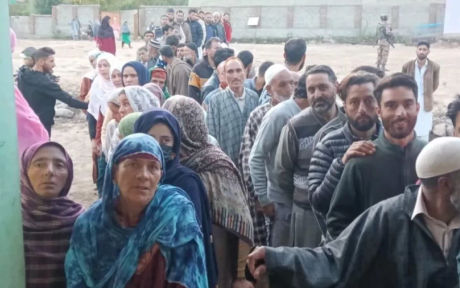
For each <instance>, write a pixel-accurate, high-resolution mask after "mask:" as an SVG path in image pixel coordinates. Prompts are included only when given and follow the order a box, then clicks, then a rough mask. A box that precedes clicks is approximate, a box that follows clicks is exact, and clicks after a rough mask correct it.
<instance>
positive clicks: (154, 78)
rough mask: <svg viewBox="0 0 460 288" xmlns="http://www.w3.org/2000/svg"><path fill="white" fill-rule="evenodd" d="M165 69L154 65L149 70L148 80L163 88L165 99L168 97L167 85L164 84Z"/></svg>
mask: <svg viewBox="0 0 460 288" xmlns="http://www.w3.org/2000/svg"><path fill="white" fill-rule="evenodd" d="M166 76H167V73H166V70H165V69H163V68H161V67H155V68H153V69H151V70H150V80H149V81H150V82H152V83H154V84H157V85H158V86H160V88H161V89H162V90H163V93H164V95H165V99H168V98H169V96H170V95H169V92H168V87H167V86H166Z"/></svg>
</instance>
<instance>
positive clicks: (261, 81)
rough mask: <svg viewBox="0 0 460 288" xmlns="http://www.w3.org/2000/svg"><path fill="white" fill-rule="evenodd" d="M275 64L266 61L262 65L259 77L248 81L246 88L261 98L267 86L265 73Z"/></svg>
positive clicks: (245, 83)
mask: <svg viewBox="0 0 460 288" xmlns="http://www.w3.org/2000/svg"><path fill="white" fill-rule="evenodd" d="M273 64H274V63H273V62H271V61H265V62H263V63H262V64H260V66H259V69H258V72H257V75H256V76H254V78H251V79H246V81H244V86H245V87H246V88H248V89H251V90H252V91H254V92H256V93H257V95H259V96H260V94H261V93H262V91H263V90H264V86H265V72H266V71H267V69H268V68H269V67H270V66H272V65H273Z"/></svg>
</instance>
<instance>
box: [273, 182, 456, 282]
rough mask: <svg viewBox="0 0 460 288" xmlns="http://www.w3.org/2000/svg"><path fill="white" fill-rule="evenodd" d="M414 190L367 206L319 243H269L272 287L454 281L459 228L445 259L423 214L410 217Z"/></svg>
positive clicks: (414, 197) (408, 190) (410, 188)
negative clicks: (333, 237) (328, 239)
mask: <svg viewBox="0 0 460 288" xmlns="http://www.w3.org/2000/svg"><path fill="white" fill-rule="evenodd" d="M417 190H418V187H417V186H411V187H408V188H407V189H406V190H405V192H404V194H402V195H399V196H396V197H393V198H391V199H388V200H385V201H382V202H380V203H378V204H377V205H375V206H373V207H371V208H370V209H368V210H366V211H365V212H364V213H363V214H361V215H360V216H359V217H358V218H357V219H356V220H355V221H354V222H353V223H352V224H351V225H350V226H348V227H347V229H345V230H344V231H343V232H342V234H340V236H339V237H338V238H337V239H336V240H334V241H332V242H329V243H328V244H326V245H325V246H323V247H319V248H315V249H309V248H267V250H266V256H265V261H266V264H267V272H268V276H269V280H270V287H272V288H277V287H282V288H288V287H315V288H322V287H337V288H341V287H355V288H361V287H363V288H367V287H373V288H384V287H398V288H415V287H417V288H441V287H442V288H453V287H456V286H457V285H458V276H457V273H456V271H457V265H456V260H455V257H456V256H457V254H458V252H459V246H460V231H459V230H455V231H454V233H453V238H452V246H451V248H450V251H449V254H448V256H447V259H446V258H445V257H444V255H443V252H442V250H441V249H440V248H439V246H438V244H437V243H436V242H435V241H434V240H433V237H432V236H431V233H430V231H429V230H428V228H427V227H426V225H425V222H424V219H423V216H422V215H419V216H417V217H415V218H414V220H411V216H412V212H413V210H414V207H415V202H416V199H417Z"/></svg>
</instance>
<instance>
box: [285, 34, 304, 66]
mask: <svg viewBox="0 0 460 288" xmlns="http://www.w3.org/2000/svg"><path fill="white" fill-rule="evenodd" d="M305 52H307V44H306V42H305V40H304V39H300V38H293V39H289V40H288V41H287V42H286V44H285V45H284V62H285V65H286V67H287V68H288V69H289V70H290V71H294V72H299V71H300V70H302V68H303V65H304V64H305Z"/></svg>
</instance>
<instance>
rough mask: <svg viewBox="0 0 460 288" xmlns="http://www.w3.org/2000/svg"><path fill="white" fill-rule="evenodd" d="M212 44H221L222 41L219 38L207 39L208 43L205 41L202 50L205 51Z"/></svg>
mask: <svg viewBox="0 0 460 288" xmlns="http://www.w3.org/2000/svg"><path fill="white" fill-rule="evenodd" d="M213 42H218V43H222V41H221V40H220V39H219V38H217V37H211V38H209V39H208V41H206V44H204V48H205V49H209V48H211V46H212V43H213Z"/></svg>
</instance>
